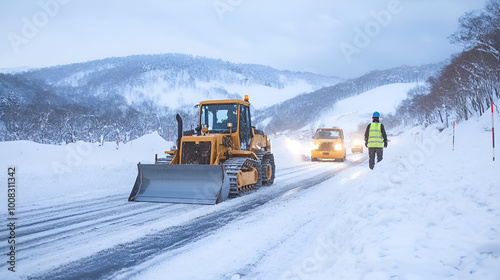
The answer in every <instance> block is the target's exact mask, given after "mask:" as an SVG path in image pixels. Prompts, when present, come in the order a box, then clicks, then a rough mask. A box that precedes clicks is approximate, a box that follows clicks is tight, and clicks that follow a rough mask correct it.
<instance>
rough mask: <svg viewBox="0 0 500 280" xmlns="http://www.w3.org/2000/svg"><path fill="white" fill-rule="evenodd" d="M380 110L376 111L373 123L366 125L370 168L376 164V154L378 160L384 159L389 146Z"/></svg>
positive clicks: (366, 142)
mask: <svg viewBox="0 0 500 280" xmlns="http://www.w3.org/2000/svg"><path fill="white" fill-rule="evenodd" d="M379 118H380V114H379V112H374V113H373V117H372V123H370V124H369V125H368V126H367V127H366V131H365V146H366V147H367V148H368V156H369V161H368V165H369V167H370V169H373V167H374V166H375V154H376V155H377V162H379V161H381V160H382V155H383V152H384V148H387V134H386V133H385V128H384V125H383V124H381V123H380V122H379Z"/></svg>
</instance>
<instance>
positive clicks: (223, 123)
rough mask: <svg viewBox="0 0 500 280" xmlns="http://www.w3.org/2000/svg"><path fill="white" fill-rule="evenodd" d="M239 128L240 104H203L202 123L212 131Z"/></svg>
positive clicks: (220, 131)
mask: <svg viewBox="0 0 500 280" xmlns="http://www.w3.org/2000/svg"><path fill="white" fill-rule="evenodd" d="M228 123H232V124H233V128H232V131H233V132H234V131H236V130H237V129H238V104H208V105H203V106H201V115H200V125H201V126H202V127H203V126H206V127H208V132H210V133H229V127H227V124H228Z"/></svg>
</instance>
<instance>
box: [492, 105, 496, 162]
mask: <svg viewBox="0 0 500 280" xmlns="http://www.w3.org/2000/svg"><path fill="white" fill-rule="evenodd" d="M491 137H492V140H493V161H495V118H494V114H493V101H491Z"/></svg>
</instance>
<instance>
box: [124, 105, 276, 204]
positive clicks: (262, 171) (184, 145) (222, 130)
mask: <svg viewBox="0 0 500 280" xmlns="http://www.w3.org/2000/svg"><path fill="white" fill-rule="evenodd" d="M197 106H198V107H199V115H198V126H197V127H196V129H194V130H190V131H186V132H183V131H182V118H181V117H180V116H179V115H178V114H177V116H176V119H177V123H178V139H177V149H176V150H174V151H166V152H165V154H166V157H165V158H159V157H158V156H156V157H155V163H154V164H141V163H140V162H139V163H138V164H137V167H138V169H139V173H138V175H137V179H136V181H135V184H134V187H133V189H132V192H131V193H130V197H129V199H128V200H129V201H147V202H171V203H193V204H217V203H219V202H221V201H223V200H225V199H226V198H232V197H237V196H240V195H241V194H242V193H243V192H245V191H248V190H251V189H254V188H258V187H259V186H262V185H272V184H273V182H274V178H275V172H276V167H275V163H274V156H273V154H272V152H271V140H270V139H269V138H268V137H267V136H266V135H265V134H264V132H262V131H260V130H257V129H256V128H255V127H253V126H252V124H251V118H250V102H249V100H248V96H245V99H244V100H238V99H231V100H212V101H203V102H200V104H199V105H197Z"/></svg>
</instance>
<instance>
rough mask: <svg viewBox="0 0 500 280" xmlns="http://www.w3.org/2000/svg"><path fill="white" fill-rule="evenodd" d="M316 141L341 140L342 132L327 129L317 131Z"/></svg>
mask: <svg viewBox="0 0 500 280" xmlns="http://www.w3.org/2000/svg"><path fill="white" fill-rule="evenodd" d="M314 138H316V139H336V138H340V131H338V130H327V129H319V130H318V131H316V134H315V135H314Z"/></svg>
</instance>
